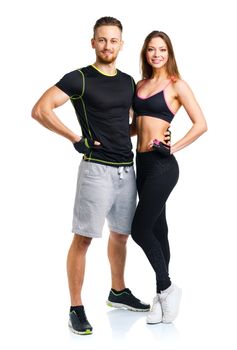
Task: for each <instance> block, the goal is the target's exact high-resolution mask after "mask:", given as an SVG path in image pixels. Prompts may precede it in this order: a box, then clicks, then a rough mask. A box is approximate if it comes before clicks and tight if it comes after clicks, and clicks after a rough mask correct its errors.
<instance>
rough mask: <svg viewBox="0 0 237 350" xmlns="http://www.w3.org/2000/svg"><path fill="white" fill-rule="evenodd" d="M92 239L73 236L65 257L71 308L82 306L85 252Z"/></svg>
mask: <svg viewBox="0 0 237 350" xmlns="http://www.w3.org/2000/svg"><path fill="white" fill-rule="evenodd" d="M91 240H92V238H89V237H84V236H80V235H78V234H75V235H74V238H73V241H72V244H71V247H70V249H69V252H68V257H67V275H68V285H69V291H70V297H71V306H76V305H82V300H81V290H82V285H83V281H84V275H85V266H86V252H87V249H88V247H89V245H90V243H91Z"/></svg>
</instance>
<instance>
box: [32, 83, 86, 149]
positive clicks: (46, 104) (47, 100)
mask: <svg viewBox="0 0 237 350" xmlns="http://www.w3.org/2000/svg"><path fill="white" fill-rule="evenodd" d="M68 100H69V96H68V95H67V94H65V93H64V92H63V91H62V90H60V89H59V88H58V87H57V86H52V87H51V88H49V89H48V90H47V91H46V92H45V93H44V94H43V95H42V96H41V97H40V99H39V101H38V102H37V103H36V104H35V106H34V107H33V109H32V113H31V116H32V117H33V118H34V119H35V120H37V121H38V122H39V123H40V124H42V125H43V126H44V127H45V128H47V129H49V130H51V131H53V132H55V133H57V134H59V135H61V136H63V137H65V138H67V139H68V140H70V141H71V142H73V143H75V142H78V141H79V140H80V139H81V137H80V136H78V135H77V134H75V133H74V132H73V131H72V130H70V129H69V128H68V127H67V126H66V125H64V124H63V123H62V122H61V120H60V119H59V118H58V117H57V115H56V114H55V112H54V109H55V108H57V107H59V106H62V105H63V104H64V103H66V102H67V101H68Z"/></svg>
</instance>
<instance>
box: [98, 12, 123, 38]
mask: <svg viewBox="0 0 237 350" xmlns="http://www.w3.org/2000/svg"><path fill="white" fill-rule="evenodd" d="M101 26H116V27H118V28H119V29H120V30H121V32H122V31H123V26H122V24H121V22H120V21H119V20H118V19H116V18H114V17H108V16H106V17H101V18H99V19H98V20H97V21H96V22H95V25H94V28H93V29H94V36H95V32H96V29H97V28H99V27H101Z"/></svg>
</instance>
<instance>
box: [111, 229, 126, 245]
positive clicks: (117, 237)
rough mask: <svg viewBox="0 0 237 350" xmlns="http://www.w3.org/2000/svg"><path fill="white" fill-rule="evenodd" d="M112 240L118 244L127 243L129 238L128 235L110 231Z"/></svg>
mask: <svg viewBox="0 0 237 350" xmlns="http://www.w3.org/2000/svg"><path fill="white" fill-rule="evenodd" d="M109 238H110V241H112V242H114V243H117V244H124V245H125V244H126V243H127V240H128V235H125V234H121V233H117V232H113V231H110V237H109Z"/></svg>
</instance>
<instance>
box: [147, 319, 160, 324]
mask: <svg viewBox="0 0 237 350" xmlns="http://www.w3.org/2000/svg"><path fill="white" fill-rule="evenodd" d="M159 323H162V320H160V321H157V322H147V321H146V324H149V325H153V324H159Z"/></svg>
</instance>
